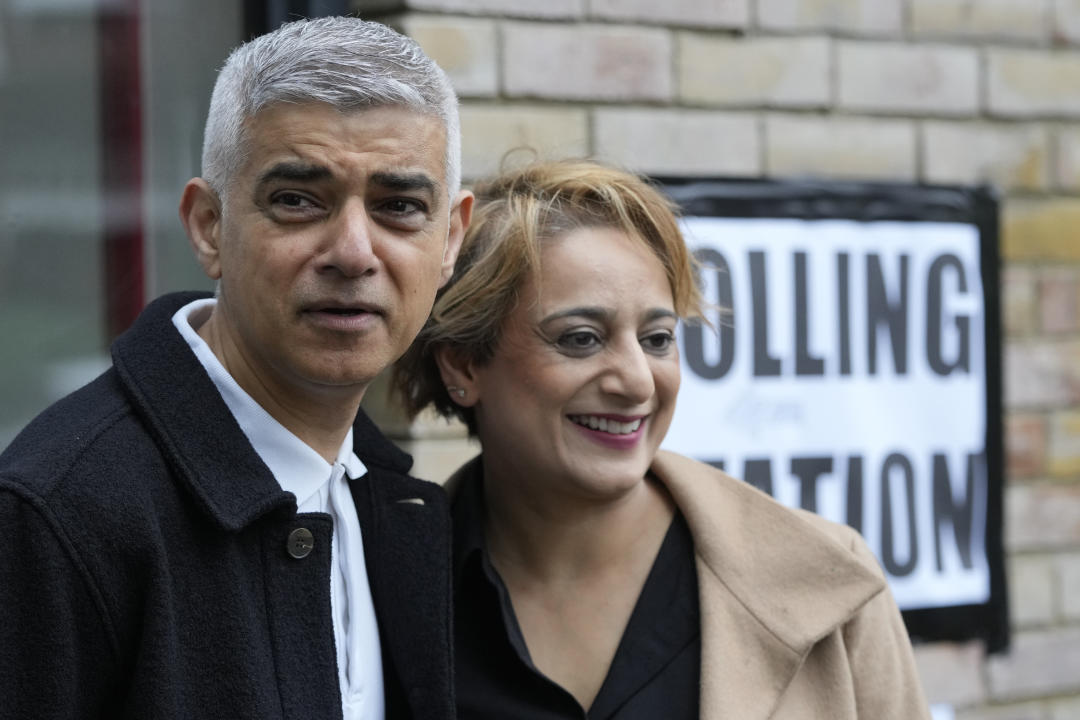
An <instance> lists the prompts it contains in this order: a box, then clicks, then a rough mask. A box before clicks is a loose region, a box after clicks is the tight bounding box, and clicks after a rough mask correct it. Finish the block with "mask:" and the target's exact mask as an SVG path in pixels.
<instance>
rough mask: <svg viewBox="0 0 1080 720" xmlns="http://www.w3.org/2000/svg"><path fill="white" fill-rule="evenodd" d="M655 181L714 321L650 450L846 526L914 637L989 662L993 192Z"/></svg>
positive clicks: (993, 593)
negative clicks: (980, 651)
mask: <svg viewBox="0 0 1080 720" xmlns="http://www.w3.org/2000/svg"><path fill="white" fill-rule="evenodd" d="M665 185H666V190H667V191H668V192H669V194H670V195H671V196H672V197H673V198H674V199H675V200H676V201H677V202H678V203H679V204H680V205H681V206H682V208H683V214H684V218H683V230H684V232H685V235H686V238H687V241H688V243H689V245H690V246H691V247H692V248H693V250H694V254H695V256H696V257H697V259H698V261H699V263H700V281H701V286H702V289H703V291H704V294H705V297H706V299H707V301H708V302H710V303H711V304H712V306H713V307H714V310H713V311H712V313H711V317H710V320H711V323H712V325H713V328H708V327H703V326H693V325H691V326H686V327H683V328H681V329H680V337H679V345H680V352H681V359H682V373H683V379H682V386H681V390H680V394H679V400H678V408H677V410H676V414H675V419H674V421H673V423H672V427H671V430H670V432H669V433H668V437H667V440H666V441H665V447H668V448H670V449H672V450H676V451H679V452H682V453H685V454H687V455H690V456H692V457H696V458H698V459H700V460H704V461H707V462H710V463H713V464H715V465H717V466H720V467H723V468H724V469H725V470H726V471H727V472H729V473H730V474H732V475H734V476H736V477H740V478H742V479H743V480H745V481H746V482H749V483H752V484H753V485H755V486H757V487H758V488H760V489H762V490H764V491H766V492H768V493H770V494H771V495H773V496H774V497H775V498H777V499H778V500H780V501H781V502H783V503H785V504H787V505H790V506H793V507H802V508H805V509H807V510H811V511H814V512H818V513H820V514H822V515H824V516H826V517H828V518H830V519H832V520H835V521H838V522H842V523H847V524H849V525H851V526H853V527H855V528H856V529H858V530H859V531H860V532H861V533H862V534H863V536H864V537H865V538H866V540H867V542H868V544H869V545H870V547H871V548H872V549H873V550H874V552H875V553H876V554H877V557H878V558H879V560H880V561H881V565H882V567H883V568H884V569H885V572H886V574H887V576H888V578H889V581H890V585H891V587H892V590H893V593H894V595H895V596H896V599H897V603H898V604H899V605H900V607H901V609H902V610H903V611H904V614H905V620H906V621H907V622H908V627H909V629H910V630H911V631H912V633H913V634H914V635H918V636H922V637H927V638H934V639H946V638H953V639H955V638H965V637H983V638H985V639H986V640H987V641H988V643H989V645H990V646H991V647H992V648H999V647H1002V646H1003V645H1004V644H1005V643H1006V641H1007V632H1008V629H1007V614H1006V612H1005V597H1004V575H1003V570H1002V562H1003V558H1002V550H1001V502H1002V497H1001V492H1002V490H1001V481H1002V478H1001V461H1002V457H1001V456H1002V450H1001V421H1000V416H1001V390H1000V377H1001V372H1000V365H999V358H1000V347H999V343H1000V339H999V335H998V331H997V327H998V305H997V279H996V278H997V224H996V218H997V212H996V202H995V200H994V198H993V197H992V195H991V194H990V193H988V192H986V191H983V190H977V189H965V188H941V187H935V188H927V187H911V186H890V185H866V184H858V185H856V184H821V183H768V182H722V181H682V182H668V183H666V184H665Z"/></svg>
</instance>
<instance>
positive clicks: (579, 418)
mask: <svg viewBox="0 0 1080 720" xmlns="http://www.w3.org/2000/svg"><path fill="white" fill-rule="evenodd" d="M568 417H569V418H570V421H571V422H573V423H576V424H578V425H581V426H582V427H586V428H589V429H590V430H597V431H599V432H605V433H610V434H612V435H630V434H632V433H634V432H637V430H638V428H640V427H641V422H642V420H644V417H639V418H636V419H633V420H629V421H627V422H621V421H619V420H616V419H614V418H609V417H605V416H603V415H569V416H568Z"/></svg>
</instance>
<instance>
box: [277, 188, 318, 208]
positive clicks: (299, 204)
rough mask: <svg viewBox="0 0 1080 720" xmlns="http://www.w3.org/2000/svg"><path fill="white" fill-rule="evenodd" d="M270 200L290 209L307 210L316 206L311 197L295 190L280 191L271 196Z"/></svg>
mask: <svg viewBox="0 0 1080 720" xmlns="http://www.w3.org/2000/svg"><path fill="white" fill-rule="evenodd" d="M270 200H271V202H273V204H274V205H277V206H278V207H285V208H288V209H290V210H293V209H296V210H305V209H308V208H312V207H315V203H314V201H313V200H312V199H311V198H309V197H307V196H306V195H301V194H300V193H294V192H280V193H277V194H276V195H274V196H273V197H272V198H270Z"/></svg>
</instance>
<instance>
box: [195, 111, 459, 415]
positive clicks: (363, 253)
mask: <svg viewBox="0 0 1080 720" xmlns="http://www.w3.org/2000/svg"><path fill="white" fill-rule="evenodd" d="M245 149H246V151H247V154H246V162H245V164H244V165H243V167H242V168H241V169H240V170H239V172H238V173H237V175H236V176H235V177H234V178H233V179H232V181H231V183H230V185H229V187H228V189H227V190H226V195H225V197H224V198H223V202H222V206H221V210H220V216H219V218H218V219H217V221H216V222H212V223H208V226H209V227H210V230H209V232H208V234H209V235H210V236H211V239H212V241H213V243H214V246H215V248H214V249H213V250H212V251H211V252H209V253H206V252H204V251H203V250H202V249H201V248H199V243H198V241H196V247H197V250H198V252H199V255H200V261H201V262H202V264H203V266H204V268H205V269H206V271H207V273H208V274H209V275H210V276H211V277H212V278H216V279H220V291H219V301H218V307H217V309H216V310H215V313H214V314H215V316H216V317H214V318H213V320H214V322H215V323H216V324H217V325H218V326H219V327H217V328H216V329H215V332H214V333H212V335H213V336H214V337H216V338H218V342H217V343H216V344H217V345H220V346H221V347H214V345H215V342H213V341H212V342H211V346H212V347H214V349H215V352H217V353H218V355H219V356H223V360H224V362H225V366H226V367H227V368H228V369H229V371H230V373H231V374H232V375H233V376H234V378H235V379H236V380H237V382H239V383H240V385H241V387H244V388H245V389H247V390H248V391H249V392H252V389H253V387H257V388H260V390H259V391H258V392H255V393H254V394H256V395H258V394H261V392H262V391H266V392H269V393H270V394H271V395H279V394H281V393H286V394H289V393H294V392H300V393H302V394H307V395H310V394H311V393H313V392H314V393H316V394H318V393H319V392H321V391H333V390H336V389H342V388H345V389H350V390H355V389H358V390H360V391H362V390H363V388H364V387H365V386H366V385H367V383H369V382H370V381H371V380H372V379H373V378H374V377H375V375H377V374H378V373H379V372H380V371H381V370H383V369H384V368H385V367H386V366H387V365H389V364H391V363H392V362H393V361H394V360H396V359H397V358H398V357H399V356H400V355H401V354H402V353H403V352H404V351H405V349H406V348H407V347H408V346H409V344H410V343H411V342H412V340H413V338H414V337H415V336H416V334H417V332H419V330H420V328H421V327H422V326H423V324H424V321H425V319H426V318H427V315H428V313H429V312H430V310H431V305H432V303H433V301H434V298H435V292H436V290H437V289H438V288H439V287H440V286H441V285H442V284H443V283H444V282H445V281H446V279H447V278H448V277H449V273H450V271H451V270H452V267H453V262H454V259H455V257H456V255H457V248H458V244H459V243H460V235H461V233H462V232H463V230H464V228H463V225H464V224H467V221H468V208H469V200H466V201H465V203H464V209H463V207H462V203H461V199H460V197H459V198H458V200H457V201H456V202H455V204H454V206H453V208H451V206H450V199H449V198H448V197H447V188H446V184H445V182H446V180H445V178H446V172H445V160H444V159H445V155H446V153H445V149H446V136H445V131H444V129H443V126H442V124H441V123H440V122H439V120H438V119H436V118H431V117H428V116H426V115H421V114H418V113H416V112H414V111H411V110H408V109H405V108H399V107H385V108H376V109H370V110H363V111H358V112H350V113H341V112H339V111H337V110H334V109H333V108H331V107H329V106H325V105H320V104H307V105H289V104H281V105H277V106H274V107H271V108H269V109H266V110H264V111H262V112H261V113H260V114H259V115H257V116H256V117H255V118H254V120H253V121H251V122H249V123H248V125H247V143H246V147H245ZM189 185H190V184H189ZM463 212H464V215H465V217H464V223H463V222H462V213H463ZM182 214H184V213H183V205H182ZM186 222H188V225H189V232H190V230H191V222H189V221H186Z"/></svg>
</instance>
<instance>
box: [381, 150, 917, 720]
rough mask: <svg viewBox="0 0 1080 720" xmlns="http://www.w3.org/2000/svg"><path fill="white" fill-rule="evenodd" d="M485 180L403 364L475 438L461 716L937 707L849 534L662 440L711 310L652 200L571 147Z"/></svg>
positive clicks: (466, 475) (460, 572)
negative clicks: (685, 328) (686, 361)
mask: <svg viewBox="0 0 1080 720" xmlns="http://www.w3.org/2000/svg"><path fill="white" fill-rule="evenodd" d="M475 192H476V209H475V214H474V220H473V224H472V226H471V227H470V228H469V232H468V235H467V236H466V238H465V241H464V245H463V247H462V251H461V255H460V256H459V260H458V265H457V267H456V269H455V273H454V276H453V278H452V279H451V281H450V283H449V284H448V285H447V286H446V287H445V288H444V289H443V290H442V291H441V293H440V295H439V298H438V299H437V301H436V304H435V308H434V311H433V313H432V317H431V320H430V321H429V323H428V324H427V326H426V327H425V329H424V331H423V332H422V333H421V335H420V337H419V338H418V340H417V343H416V344H415V345H414V346H413V348H412V349H411V350H410V351H409V353H408V354H407V355H406V356H405V357H404V358H403V359H402V360H401V362H400V363H399V366H398V371H397V385H398V388H399V389H400V390H401V391H402V393H403V395H404V396H405V398H406V404H407V407H408V410H409V412H411V413H413V414H415V413H417V412H419V411H420V410H421V409H423V408H425V407H427V406H428V405H434V407H435V408H436V409H437V410H438V411H439V412H440V413H442V414H443V415H446V416H456V417H458V418H461V419H462V420H463V421H464V422H465V423H466V424H467V426H468V427H469V430H470V432H472V433H474V434H475V435H477V436H478V437H479V439H480V442H481V446H482V454H481V455H480V457H478V458H477V459H475V460H473V461H472V462H470V463H468V464H466V465H465V466H464V467H462V468H461V469H460V470H459V471H458V472H457V473H456V474H455V475H454V477H453V478H452V479H451V481H450V482H449V483H448V489H449V490H450V491H451V493H452V494H453V495H454V496H455V498H454V525H455V531H454V533H455V539H454V540H455V548H454V555H455V557H454V572H455V576H454V581H455V583H456V585H455V587H456V589H455V605H456V610H455V623H456V626H455V653H456V659H455V667H456V673H457V680H456V682H457V700H458V707H459V714H460V716H461V717H462V718H467V719H468V718H582V717H589V718H615V719H618V720H626V719H629V718H649V719H650V720H651V719H654V718H663V719H664V720H679V719H682V718H697V717H702V718H725V719H728V718H730V719H733V720H757V719H761V720H764V718H778V719H782V718H829V719H830V720H844V719H845V718H872V719H873V720H880V719H882V718H898V719H899V718H903V719H904V720H911V719H912V718H925V717H928V715H927V709H926V705H925V701H924V700H923V698H922V693H921V691H920V689H919V684H918V680H917V678H916V674H915V670H914V666H913V662H912V657H911V649H910V646H909V644H908V640H907V635H906V633H905V631H904V626H903V624H902V622H901V620H900V616H899V613H898V611H897V609H896V606H895V604H894V603H893V601H892V599H891V596H890V595H889V593H888V590H887V589H886V587H885V582H884V579H883V577H882V575H881V572H880V570H879V569H878V567H877V565H876V563H875V561H874V559H873V557H872V556H871V555H870V553H869V551H868V550H867V549H866V547H865V546H864V545H863V543H862V542H861V540H859V538H858V536H857V535H856V534H855V532H854V531H852V530H849V529H847V528H842V527H839V526H836V525H833V524H831V523H828V522H827V521H825V520H822V519H820V518H818V517H816V516H812V515H809V514H807V513H802V512H800V511H792V510H789V509H786V508H784V507H782V506H780V505H778V504H777V503H775V502H774V501H773V500H772V499H771V498H769V497H768V496H766V495H764V494H762V493H759V492H758V491H756V490H754V489H753V488H751V487H750V486H748V485H745V484H743V483H740V482H738V481H735V480H733V479H731V478H729V477H728V476H726V475H724V474H723V473H721V472H720V471H718V470H715V469H713V468H711V467H709V466H706V465H703V464H700V463H697V462H695V461H692V460H689V459H687V458H683V457H679V456H677V455H673V454H671V453H667V452H663V451H660V450H659V447H660V443H661V441H662V440H663V438H664V434H665V433H666V432H667V429H668V426H669V424H670V422H671V417H672V413H673V412H674V409H675V396H676V393H677V391H678V387H679V360H678V352H677V348H676V345H675V326H676V323H677V322H678V320H679V319H680V318H700V317H701V316H702V307H701V298H700V296H699V294H698V290H697V288H696V285H695V283H694V276H693V270H692V267H691V260H690V256H689V253H688V251H687V248H686V246H685V244H684V242H683V239H682V237H681V235H680V233H679V229H678V226H677V222H676V220H675V217H674V215H673V213H672V210H671V207H670V205H669V203H668V202H667V201H666V200H665V199H664V198H663V196H661V195H660V194H659V193H658V192H657V191H656V190H655V189H654V188H652V187H651V186H649V185H648V184H647V183H645V182H643V181H642V180H641V179H639V178H637V177H636V176H633V175H630V174H627V173H624V172H621V171H618V170H614V169H610V168H606V167H603V166H600V165H597V164H594V163H589V162H576V161H575V162H569V161H568V162H560V163H548V164H536V165H532V166H529V167H526V168H524V169H521V170H518V171H515V172H510V173H507V174H505V175H503V176H501V177H498V178H495V179H494V180H492V181H490V182H487V183H483V184H481V185H479V186H478V187H477V188H475Z"/></svg>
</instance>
